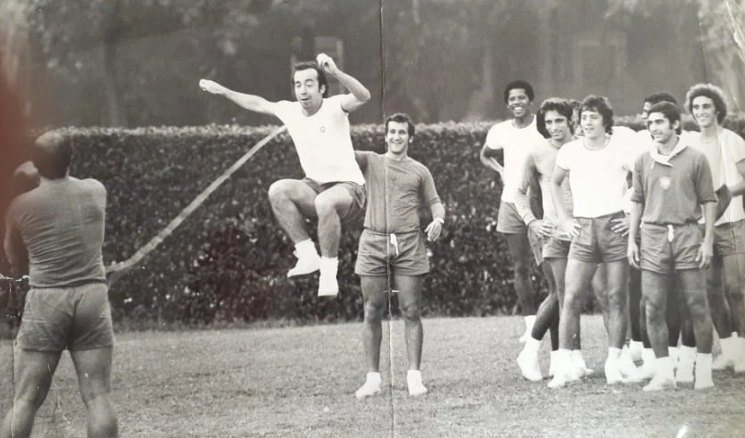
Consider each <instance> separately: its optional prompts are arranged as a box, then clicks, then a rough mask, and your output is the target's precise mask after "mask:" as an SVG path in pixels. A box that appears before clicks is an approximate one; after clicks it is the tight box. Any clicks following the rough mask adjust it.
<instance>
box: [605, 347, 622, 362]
mask: <svg viewBox="0 0 745 438" xmlns="http://www.w3.org/2000/svg"><path fill="white" fill-rule="evenodd" d="M619 359H621V349H620V348H616V347H608V360H619Z"/></svg>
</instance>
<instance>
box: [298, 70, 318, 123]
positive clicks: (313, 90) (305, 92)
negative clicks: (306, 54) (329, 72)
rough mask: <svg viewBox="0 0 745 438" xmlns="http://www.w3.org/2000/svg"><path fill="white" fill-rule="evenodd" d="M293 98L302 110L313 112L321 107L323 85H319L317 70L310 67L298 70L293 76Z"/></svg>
mask: <svg viewBox="0 0 745 438" xmlns="http://www.w3.org/2000/svg"><path fill="white" fill-rule="evenodd" d="M293 85H294V88H295V98H296V99H297V101H298V102H300V106H302V108H303V110H305V111H306V112H309V113H314V112H316V111H317V110H318V108H320V107H321V103H322V102H323V92H324V91H325V87H324V86H322V85H319V82H318V72H317V71H315V70H314V69H312V68H309V69H304V70H298V71H296V72H295V75H294V76H293Z"/></svg>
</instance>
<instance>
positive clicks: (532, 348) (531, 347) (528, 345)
mask: <svg viewBox="0 0 745 438" xmlns="http://www.w3.org/2000/svg"><path fill="white" fill-rule="evenodd" d="M540 348H541V341H539V340H537V339H533V337H532V336H530V337H528V340H527V341H525V351H529V352H530V353H534V354H538V350H539V349H540Z"/></svg>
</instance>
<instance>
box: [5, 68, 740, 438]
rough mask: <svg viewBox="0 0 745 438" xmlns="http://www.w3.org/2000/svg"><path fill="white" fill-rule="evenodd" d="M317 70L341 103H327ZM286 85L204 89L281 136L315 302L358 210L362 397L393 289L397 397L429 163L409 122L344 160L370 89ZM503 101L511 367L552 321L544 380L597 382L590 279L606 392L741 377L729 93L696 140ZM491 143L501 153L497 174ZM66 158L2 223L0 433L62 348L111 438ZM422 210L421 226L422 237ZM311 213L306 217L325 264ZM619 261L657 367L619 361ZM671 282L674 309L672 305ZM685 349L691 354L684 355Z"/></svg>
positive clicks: (656, 110) (91, 290)
mask: <svg viewBox="0 0 745 438" xmlns="http://www.w3.org/2000/svg"><path fill="white" fill-rule="evenodd" d="M326 74H330V75H332V76H334V77H335V78H336V79H337V80H338V81H339V82H340V83H341V84H342V85H343V86H344V87H345V88H346V89H347V90H349V93H348V94H343V95H339V96H333V97H327V95H328V81H327V79H326ZM292 83H293V87H294V91H295V97H296V98H297V101H296V102H289V101H279V102H270V101H268V100H266V99H264V98H262V97H259V96H255V95H252V94H245V93H238V92H235V91H233V90H229V89H227V88H225V87H223V86H221V85H219V84H217V83H215V82H213V81H209V80H202V81H200V87H201V88H202V89H203V90H205V91H207V92H209V93H212V94H216V95H223V96H225V97H227V98H228V99H230V100H232V101H233V102H235V103H236V104H238V105H240V106H241V107H243V108H245V109H248V110H251V111H255V112H259V113H263V114H267V115H272V116H276V117H278V118H279V119H280V120H281V121H282V122H283V123H284V124H285V126H287V129H288V131H289V133H290V136H291V137H292V140H293V142H294V144H295V148H296V151H297V153H298V156H299V159H300V163H301V166H302V168H303V171H304V172H305V175H306V177H305V178H304V179H302V180H292V179H283V180H280V181H277V182H275V183H274V184H272V186H271V187H270V188H269V200H270V202H271V206H272V209H273V211H274V214H275V216H276V218H277V220H278V222H279V224H280V226H281V227H282V228H283V229H284V231H285V232H286V233H287V235H288V236H289V237H290V239H291V240H292V242H293V243H294V245H295V255H296V256H297V258H298V260H297V263H296V264H295V266H294V267H293V268H292V269H290V271H289V272H288V277H294V276H298V275H306V274H311V273H314V272H316V271H319V270H320V278H319V289H318V294H319V295H320V296H335V295H336V294H337V293H338V291H339V287H338V283H337V280H336V276H337V269H338V260H337V252H338V246H339V237H340V234H341V226H342V221H343V220H344V219H345V218H346V217H348V216H350V215H352V214H354V213H355V211H357V210H359V209H362V208H364V207H365V204H366V205H367V207H366V214H365V222H364V231H363V232H362V235H361V237H360V241H359V251H358V258H357V262H356V267H355V272H356V273H357V274H358V275H359V276H360V278H361V285H362V294H363V298H364V312H365V319H364V324H363V345H364V349H365V357H366V362H367V367H368V373H367V376H366V379H365V383H364V384H363V385H362V387H360V388H359V389H358V390H357V391H356V393H355V395H356V397H358V398H364V397H368V396H371V395H374V394H377V393H380V391H381V377H380V372H379V361H380V345H381V340H382V328H381V324H382V316H383V313H384V307H385V305H386V303H387V294H389V293H392V292H393V291H394V290H396V291H398V293H399V302H400V305H401V307H402V314H403V319H404V323H405V340H406V345H407V352H408V353H407V356H408V362H409V371H408V374H407V385H408V391H409V394H410V395H413V396H417V395H422V394H425V393H426V392H427V388H426V387H425V386H424V385H423V383H422V377H421V373H420V371H419V367H420V361H421V353H422V340H423V330H422V324H421V316H420V314H421V297H422V280H423V275H424V274H426V273H427V272H428V271H429V261H428V257H427V250H426V247H425V238H426V239H427V240H430V241H434V240H436V239H437V238H438V237H439V235H440V233H441V231H442V226H443V224H444V218H445V209H444V207H443V205H442V202H441V201H440V198H439V196H438V194H437V191H436V190H435V185H434V181H433V178H432V175H431V174H430V172H429V170H428V169H427V168H426V167H425V166H423V165H422V164H421V163H419V162H417V161H415V160H413V159H411V158H410V157H409V156H408V148H409V146H410V144H411V143H412V140H413V137H414V133H415V127H414V124H413V122H412V121H411V119H410V118H409V117H408V116H407V115H405V114H395V115H393V116H390V117H388V118H387V119H386V122H385V142H386V152H385V154H376V153H371V152H360V151H358V152H355V151H354V150H353V147H352V142H351V137H350V132H349V120H348V114H349V113H350V112H352V111H354V110H356V109H357V108H359V107H360V106H361V105H363V104H364V103H365V102H366V101H367V100H369V98H370V93H369V91H368V90H367V89H366V88H365V87H364V86H363V85H362V84H360V83H359V81H357V80H356V79H354V78H353V77H351V76H349V75H348V74H346V73H344V72H342V71H341V70H340V69H339V68H338V67H337V66H336V64H335V63H334V61H333V59H331V58H330V57H328V56H327V55H324V54H321V55H319V56H318V58H317V62H316V63H300V64H297V65H296V66H295V70H294V72H293V81H292ZM657 97H659V95H657ZM504 99H505V103H506V104H507V107H508V109H509V111H510V112H511V114H512V116H513V117H512V118H511V119H510V120H507V121H505V122H502V123H500V124H497V125H495V126H494V127H493V128H492V129H491V130H490V131H489V133H488V135H487V138H486V143H485V145H484V148H483V149H482V151H481V161H482V162H483V163H484V164H485V165H486V166H488V167H489V168H492V169H493V170H495V171H496V172H498V173H499V174H500V175H501V177H502V181H503V183H504V187H503V190H502V197H501V205H500V208H499V218H498V225H497V231H498V232H500V233H502V234H504V235H505V237H506V240H507V242H508V245H509V250H510V253H511V255H512V258H513V262H514V265H513V267H514V271H515V288H516V290H517V294H518V298H519V303H520V306H521V308H522V311H523V313H524V315H525V322H526V331H525V334H524V335H523V336H522V337H521V341H523V342H525V347H524V349H523V351H522V352H521V353H520V356H519V357H518V364H519V366H520V369H521V371H522V373H523V375H524V376H525V377H526V378H528V379H530V380H542V377H543V376H542V375H541V372H540V369H539V367H538V347H539V346H540V341H541V338H542V337H543V335H544V334H545V333H546V332H547V331H548V330H549V329H550V330H551V333H552V336H551V337H552V341H553V342H552V344H553V348H552V350H553V351H552V360H551V371H550V374H552V375H553V380H551V382H550V383H549V386H550V387H554V388H555V387H562V386H564V385H566V384H567V383H568V382H570V381H573V380H577V379H580V378H582V377H583V376H584V375H586V374H588V373H590V372H591V370H589V369H587V367H586V364H585V361H584V358H583V357H582V353H581V345H580V336H579V315H580V308H581V302H582V296H583V294H584V292H585V291H586V290H587V289H588V288H591V287H592V289H594V290H595V292H596V294H598V296H599V298H601V300H600V302H601V303H603V305H604V307H605V310H606V311H605V312H604V313H605V316H606V327H607V331H608V344H609V348H608V359H607V360H606V362H605V367H604V368H605V376H606V379H607V382H608V383H609V384H612V383H617V382H621V381H640V380H646V379H651V382H650V383H649V384H648V385H647V386H645V389H647V390H656V389H663V388H666V387H670V386H675V382H676V378H677V381H695V387H696V388H705V387H710V386H712V385H713V383H712V379H711V369H712V367H714V368H717V367H720V368H724V367H734V369H735V371H736V372H745V301H744V297H743V295H744V291H743V288H744V287H745V279H744V278H743V276H745V271H744V269H743V267H745V211H743V205H742V193H743V192H745V182H744V180H743V175H745V141H743V140H742V139H741V138H740V137H739V136H738V135H737V134H735V133H733V132H731V131H729V130H727V129H725V128H723V127H722V126H721V124H722V121H723V119H724V117H725V116H726V112H727V108H726V104H725V102H724V98H723V96H722V93H721V91H720V90H719V89H717V88H716V87H713V86H711V85H697V86H695V87H693V88H692V89H691V90H690V91H689V93H688V96H687V98H686V107H687V109H688V111H689V112H691V113H692V114H693V116H694V119H695V121H696V123H697V124H698V125H699V128H700V133H689V134H688V135H686V136H685V137H679V135H678V134H679V133H680V123H681V121H680V120H681V113H680V110H679V109H678V107H677V106H676V105H675V103H674V98H672V97H670V99H667V100H664V99H657V102H652V100H650V101H649V102H645V106H644V109H645V117H646V120H647V127H648V131H645V132H643V133H641V134H638V135H634V134H631V131H630V130H628V129H626V130H624V129H616V128H614V127H613V111H612V109H611V107H610V105H609V104H608V102H607V100H606V99H605V98H603V97H598V96H589V97H587V98H586V99H585V100H584V101H583V102H581V103H579V102H572V101H569V100H565V99H559V98H551V99H547V100H546V101H544V102H543V103H542V104H541V106H540V109H539V110H538V113H537V114H535V115H534V114H533V112H532V109H531V104H532V101H533V99H534V93H533V89H532V87H531V86H530V84H529V83H527V82H525V81H514V82H512V83H510V84H509V85H508V86H507V88H506V89H505V92H504ZM647 103H649V106H648V105H647ZM497 150H503V152H504V161H503V164H500V163H499V161H498V160H497V158H496V156H497V154H495V151H497ZM71 155H72V151H71V149H70V145H69V141H68V140H67V139H65V138H64V137H62V136H61V135H59V134H55V133H48V134H44V135H42V136H41V137H39V138H38V139H37V141H36V143H35V146H34V151H33V157H34V159H33V164H34V165H35V167H36V170H37V171H38V175H39V177H40V184H39V187H38V188H36V189H33V190H31V191H29V192H27V193H24V194H22V195H20V196H19V197H17V198H16V200H15V201H14V202H13V204H12V205H11V208H10V209H9V212H8V214H7V218H6V226H7V228H6V230H7V231H6V238H5V244H4V246H5V250H6V252H7V254H8V257H9V259H10V261H11V262H12V263H13V265H14V266H16V267H20V268H23V267H24V266H27V268H28V270H29V276H30V286H31V290H30V291H29V293H28V295H27V297H26V303H25V308H24V318H23V322H22V324H21V328H20V331H19V334H18V338H17V344H16V345H17V347H18V350H17V356H16V360H15V365H16V369H17V370H18V371H17V372H16V373H15V390H16V392H15V397H14V402H13V407H12V409H11V410H10V411H9V412H8V413H7V415H6V417H5V420H4V422H3V424H2V428H1V429H0V437H2V438H4V437H10V436H13V437H21V436H28V435H29V434H30V432H31V427H32V425H33V419H34V416H35V413H36V410H37V409H38V408H39V406H40V405H41V404H42V402H43V401H44V399H45V397H46V394H47V391H48V389H49V386H50V384H51V379H52V376H53V374H54V370H55V368H56V366H57V363H58V361H59V358H60V355H61V353H62V351H64V350H65V349H69V350H70V351H71V354H72V357H73V361H74V363H75V367H76V370H77V373H78V380H79V384H80V388H81V394H82V396H83V400H84V401H85V403H86V407H87V408H88V418H89V422H88V435H89V436H92V437H93V436H96V437H98V436H100V437H111V436H116V435H117V433H118V432H117V430H118V427H117V420H116V415H115V414H114V411H113V409H112V407H111V403H110V401H109V392H110V386H111V376H110V373H111V353H112V345H113V334H112V324H111V312H110V308H109V303H108V297H107V288H106V278H105V273H104V268H103V262H102V255H101V248H102V242H103V229H104V225H103V224H104V217H105V208H106V191H105V189H104V187H103V186H102V185H101V184H100V183H99V182H97V181H95V180H78V179H76V178H73V177H71V176H70V175H69V172H68V170H69V165H70V161H71ZM629 175H632V176H633V177H632V178H631V180H632V181H633V184H632V185H631V187H630V188H629V185H628V184H627V181H628V177H629ZM715 188H717V191H716V192H715ZM536 195H540V196H541V200H540V202H538V205H539V206H540V207H539V208H537V209H536V208H534V207H535V205H536V204H535V203H532V202H531V199H530V197H536ZM725 200H726V201H725ZM730 200H731V201H732V202H729V203H728V201H730ZM420 207H427V208H429V210H430V212H431V215H432V221H431V222H430V223H429V224H428V225H427V227H426V229H425V230H424V233H422V231H421V228H420V222H419V221H420V219H419V216H418V211H419V209H420ZM717 207H718V208H717ZM702 210H703V215H702V214H701V211H702ZM306 218H317V220H318V239H319V246H320V252H321V254H320V256H319V254H318V252H317V251H316V247H315V244H314V243H313V241H312V240H311V239H310V237H309V234H308V232H307V229H306V224H305V221H306ZM699 222H701V224H700V223H699ZM640 224H641V225H642V226H641V227H640ZM531 255H532V256H533V257H534V258H535V259H536V261H537V262H538V263H539V264H542V266H543V272H544V274H545V276H546V279H547V281H548V284H549V287H550V294H549V296H548V297H547V298H546V300H545V301H544V302H543V303H542V304H541V305H540V307H539V308H538V309H537V312H536V308H535V302H534V300H535V293H534V291H533V288H532V285H531V281H530V278H529V269H530V264H531V262H530V257H531ZM630 264H631V266H632V270H633V268H637V269H640V270H641V281H638V277H639V275H636V276H635V275H631V278H632V279H633V278H635V277H636V278H637V281H636V282H635V281H631V284H632V287H631V288H632V289H637V293H636V294H635V293H631V294H630V295H631V297H632V300H631V301H632V302H631V304H630V307H631V310H632V312H631V314H632V321H631V322H632V324H631V325H632V330H631V331H632V337H634V338H635V339H634V340H635V341H637V342H641V343H643V344H644V345H645V346H646V347H651V349H652V350H653V351H654V360H646V359H645V365H644V366H643V367H642V368H641V369H639V370H637V369H636V367H635V366H634V364H633V362H632V361H631V360H630V359H624V358H628V357H629V356H628V355H624V354H622V352H623V351H624V350H623V348H624V343H625V340H626V332H627V325H628V321H629V317H628V311H629V305H628V304H627V295H628V293H627V292H628V289H629V269H630V268H629V265H630ZM639 283H640V284H639ZM591 284H592V286H591ZM634 285H635V286H634ZM640 286H641V290H642V292H643V293H642V294H641V302H642V303H643V305H642V307H641V309H639V302H638V301H639V300H640V294H639V293H638V289H639V287H640ZM674 288H679V289H680V291H681V294H682V299H684V300H685V304H686V305H685V306H678V305H677V304H676V303H673V304H674V305H669V304H668V303H669V299H668V298H669V296H673V295H674V294H672V292H673V289H674ZM707 291H708V300H707ZM635 297H636V298H635ZM635 306H636V308H637V309H639V310H640V311H641V314H643V315H646V318H644V317H642V318H641V319H640V318H638V317H637V318H634V317H633V315H638V314H639V313H640V312H635V311H634V307H635ZM710 309H711V315H712V316H713V320H714V326H715V327H716V329H717V331H718V333H719V337H720V339H721V344H722V356H720V358H719V359H718V360H717V361H715V362H714V363H713V364H712V358H711V350H712V316H710ZM678 310H682V311H683V312H682V313H684V314H683V315H678V316H679V317H678V318H677V319H678V320H679V321H681V323H680V324H679V325H680V330H681V331H682V334H683V347H682V348H683V349H685V348H688V350H684V351H688V353H690V351H691V349H695V351H697V353H695V354H694V355H693V357H694V358H695V378H694V376H693V373H692V372H693V370H694V361H693V359H690V357H691V355H690V354H683V352H681V354H680V363H679V364H677V366H678V375H674V374H673V369H674V367H675V366H676V362H677V361H673V360H671V358H670V357H669V352H670V351H674V350H671V349H669V348H668V344H669V343H671V342H670V339H672V336H670V334H669V332H668V324H667V322H666V320H669V321H674V320H676V318H674V317H673V316H675V315H676V314H677V313H678ZM634 319H636V321H634ZM645 322H646V324H645ZM634 327H636V329H634ZM676 330H677V328H676ZM691 333H693V334H691ZM686 334H687V335H688V336H686ZM739 336H743V337H739ZM640 338H641V339H640ZM674 345H675V346H677V331H675V339H674ZM647 358H649V355H648V354H647ZM685 358H689V359H690V360H691V363H689V364H684V359H685ZM682 370H687V371H686V372H684V373H681V371H682ZM689 374H690V375H689Z"/></svg>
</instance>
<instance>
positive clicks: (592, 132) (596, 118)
mask: <svg viewBox="0 0 745 438" xmlns="http://www.w3.org/2000/svg"><path fill="white" fill-rule="evenodd" d="M579 123H580V126H582V132H583V133H584V135H585V137H587V138H589V139H593V138H599V137H602V136H604V135H605V123H604V121H603V115H602V114H600V113H599V112H597V111H593V110H591V109H585V110H583V111H582V115H581V116H580V120H579Z"/></svg>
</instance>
